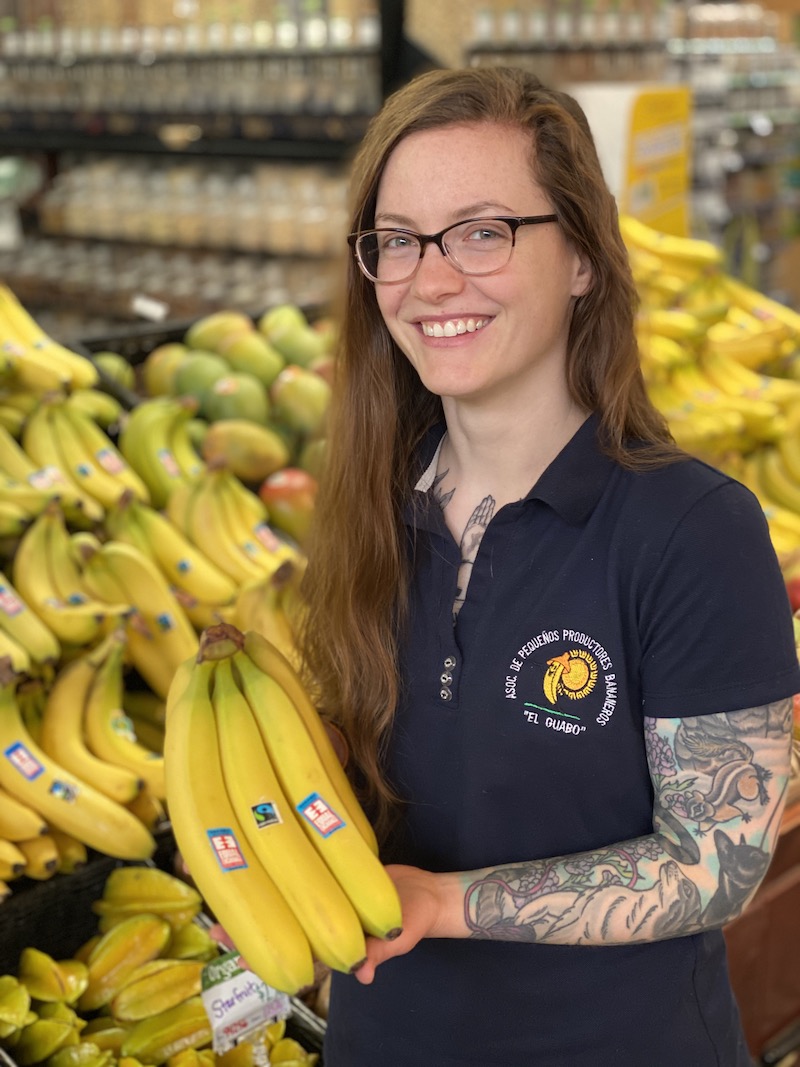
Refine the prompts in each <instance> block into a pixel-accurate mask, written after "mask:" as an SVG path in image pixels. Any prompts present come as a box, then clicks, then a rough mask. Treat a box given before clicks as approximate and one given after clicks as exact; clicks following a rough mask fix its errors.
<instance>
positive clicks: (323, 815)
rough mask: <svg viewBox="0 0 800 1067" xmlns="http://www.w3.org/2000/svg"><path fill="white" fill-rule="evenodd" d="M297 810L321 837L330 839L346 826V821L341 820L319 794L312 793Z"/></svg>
mask: <svg viewBox="0 0 800 1067" xmlns="http://www.w3.org/2000/svg"><path fill="white" fill-rule="evenodd" d="M297 810H298V811H299V812H300V814H301V815H302V816H303V818H304V819H308V821H309V822H310V823H311V825H312V826H313V827H314V829H315V830H316V831H317V833H318V834H319V835H320V836H321V837H330V836H331V834H332V833H335V831H336V830H339V829H341V827H343V826H344V825H345V824H344V820H343V819H340V818H339V816H338V815H337V814H336V812H335V811H334V810H333V809H332V808H330V807H329V806H328V804H327V803H326V802H325V801H324V800H323V799H322V797H321V796H320V795H319V793H310V794H309V795H308V796H307V797H306V799H305V800H303V801H301V803H299V804H298V805H297Z"/></svg>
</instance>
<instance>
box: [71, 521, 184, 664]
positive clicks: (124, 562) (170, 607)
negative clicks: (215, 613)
mask: <svg viewBox="0 0 800 1067" xmlns="http://www.w3.org/2000/svg"><path fill="white" fill-rule="evenodd" d="M103 574H106V575H108V577H109V579H110V580H111V581H112V582H113V583H114V586H115V587H119V589H121V590H122V592H123V594H124V597H125V600H126V602H128V603H130V604H132V605H133V606H134V607H135V608H136V610H137V611H138V612H139V613H140V614H141V615H142V616H143V617H144V619H145V620H146V621H147V622H148V623H149V624H151V625H152V627H153V628H154V630H155V632H156V633H157V634H158V639H159V646H160V650H161V653H162V655H164V656H165V657H167V658H168V659H170V661H171V663H172V664H173V666H174V667H176V668H177V666H178V664H179V663H182V662H183V660H185V659H186V658H187V657H188V656H191V655H193V654H195V653H196V652H197V649H198V639H197V634H196V633H195V630H194V627H193V626H192V624H191V622H190V621H189V619H188V617H187V615H186V612H185V611H184V610H183V608H182V607H181V605H180V604H179V603H178V601H177V600H176V598H175V595H174V594H173V592H172V590H171V589H170V587H169V584H168V583H167V580H166V578H165V577H164V575H163V574H162V573H161V571H160V570H159V569H158V566H157V565H156V564H155V562H154V561H153V559H152V557H151V556H149V555H147V554H146V553H144V552H142V551H141V550H140V549H138V548H136V546H135V545H131V544H128V543H126V542H124V541H117V540H110V541H106V542H105V544H103V545H101V547H100V548H99V549H98V551H97V552H95V553H94V555H92V556H91V557H90V558H89V559H88V561H87V562H86V564H85V566H84V570H83V580H84V583H85V584H86V585H87V586H88V587H89V588H92V587H93V584H94V587H96V588H98V589H99V588H100V585H99V583H100V582H102V580H103V579H102V575H103Z"/></svg>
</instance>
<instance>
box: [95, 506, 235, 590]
mask: <svg viewBox="0 0 800 1067" xmlns="http://www.w3.org/2000/svg"><path fill="white" fill-rule="evenodd" d="M106 529H107V530H108V532H109V534H110V535H111V537H112V538H115V539H116V540H119V541H127V542H128V543H129V544H132V545H134V546H135V547H136V548H138V549H140V551H142V552H143V553H144V554H146V555H149V556H151V557H152V559H154V560H155V562H156V563H157V564H158V567H159V568H160V570H161V573H162V574H163V575H164V577H165V578H166V579H167V581H168V582H169V583H170V585H172V586H173V587H175V588H177V589H178V590H180V591H181V592H183V593H185V594H187V595H189V596H191V597H194V598H196V599H197V600H199V601H201V602H202V603H206V604H230V603H231V602H232V601H233V599H234V597H235V596H236V592H237V586H236V583H235V582H234V581H233V580H232V579H231V578H229V577H228V576H227V575H226V574H225V573H224V572H223V571H221V570H220V569H219V567H218V566H217V565H216V564H215V563H213V562H212V560H211V559H209V557H208V556H207V555H206V554H205V553H204V552H201V551H200V549H199V548H197V546H196V545H194V544H193V543H192V542H191V541H190V540H189V539H188V537H186V535H185V534H183V533H182V532H181V531H180V530H179V529H178V528H177V527H176V526H175V525H174V524H173V523H172V522H170V520H169V519H168V518H167V517H166V515H164V514H162V513H161V512H159V511H156V510H155V508H152V507H149V506H148V505H147V504H143V503H141V502H139V501H137V500H135V499H133V498H131V497H123V499H122V500H121V501H120V506H119V507H118V508H117V509H116V511H115V512H114V514H113V515H109V516H108V518H107V520H106Z"/></svg>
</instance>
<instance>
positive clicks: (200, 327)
mask: <svg viewBox="0 0 800 1067" xmlns="http://www.w3.org/2000/svg"><path fill="white" fill-rule="evenodd" d="M254 328H255V327H254V324H253V320H252V319H251V318H250V316H249V315H245V313H244V312H242V311H233V310H230V311H213V312H212V313H211V314H210V315H204V316H203V317H202V318H201V319H198V320H197V322H194V323H192V325H191V326H190V327H189V329H188V330H187V331H186V333H185V335H184V338H183V340H184V343H185V344H186V345H187V346H188V347H189V348H202V349H205V350H206V351H211V352H213V351H216V348H217V345H218V344H219V342H220V341H221V340H222V338H223V337H224V336H225V335H226V334H230V333H233V332H234V331H238V330H253V329H254Z"/></svg>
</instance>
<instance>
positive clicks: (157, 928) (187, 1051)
mask: <svg viewBox="0 0 800 1067" xmlns="http://www.w3.org/2000/svg"><path fill="white" fill-rule="evenodd" d="M201 906H202V900H201V897H200V895H199V893H197V891H196V890H195V889H193V888H192V887H191V886H190V885H188V884H187V883H186V882H185V881H183V880H181V879H179V878H177V877H175V876H174V875H172V874H169V873H167V872H166V871H163V870H161V869H159V868H158V867H154V866H141V865H136V866H131V865H123V866H121V867H117V868H115V869H113V870H112V871H111V872H110V874H109V875H108V877H107V879H106V881H105V884H104V887H103V891H102V895H101V896H100V897H99V898H98V899H97V900H95V901H94V902H93V903H92V904H91V907H92V909H93V910H94V911H95V913H96V914H97V916H98V923H97V932H96V933H95V934H94V935H93V936H92V937H91V938H90V939H89V940H88V941H86V942H85V943H84V944H82V945H80V946H78V948H77V949H76V951H75V953H74V955H73V956H72V957H71V958H68V959H56V958H54V957H53V956H51V955H50V954H49V953H48V952H46V951H43V950H42V949H40V948H37V947H35V946H34V945H30V946H28V947H26V948H24V949H23V950H22V952H21V953H20V956H19V961H18V964H17V968H16V973H14V974H4V975H1V976H0V1048H3V1049H5V1050H6V1051H7V1052H8V1054H9V1055H10V1057H11V1058H12V1060H13V1061H14V1062H15V1063H17V1064H18V1065H19V1067H35V1065H37V1064H43V1065H45V1067H150V1065H152V1067H160V1065H162V1064H166V1065H167V1067H256V1064H258V1063H263V1062H272V1063H276V1064H277V1063H285V1064H288V1065H290V1067H291V1065H292V1064H294V1065H296V1067H314V1064H316V1063H317V1061H318V1059H319V1056H318V1054H317V1053H310V1052H308V1051H307V1050H306V1049H305V1048H304V1047H303V1046H302V1045H301V1044H300V1042H298V1041H296V1040H294V1039H293V1038H291V1037H289V1036H287V1034H286V1021H285V1020H279V1021H276V1022H274V1023H271V1024H269V1025H268V1026H266V1027H262V1028H261V1029H260V1031H257V1033H256V1034H254V1035H253V1036H252V1037H251V1038H249V1039H245V1040H244V1041H242V1042H240V1043H239V1044H237V1045H236V1046H235V1047H234V1048H233V1049H232V1050H231V1051H230V1052H228V1053H222V1054H217V1053H215V1052H214V1051H213V1049H212V1029H211V1023H210V1021H209V1016H208V1014H207V1012H206V1008H205V1006H204V1004H203V1002H202V999H201V989H202V975H203V968H204V967H205V965H206V964H207V963H208V962H209V961H213V960H215V959H216V958H217V957H218V956H219V955H220V952H221V949H220V947H219V946H218V944H217V942H216V941H215V940H214V938H213V937H212V936H211V934H210V933H209V930H208V928H207V925H203V924H202V923H200V922H198V921H197V920H198V916H199V914H200V911H201ZM267 1054H269V1056H270V1057H271V1058H270V1059H269V1061H267V1060H266V1056H267Z"/></svg>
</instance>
